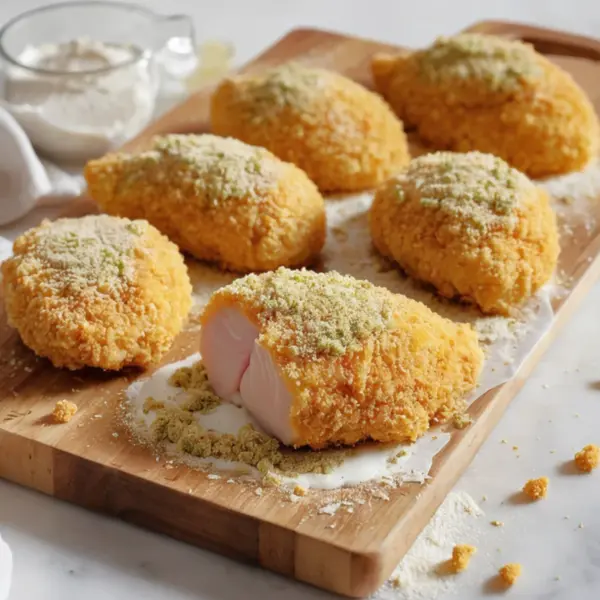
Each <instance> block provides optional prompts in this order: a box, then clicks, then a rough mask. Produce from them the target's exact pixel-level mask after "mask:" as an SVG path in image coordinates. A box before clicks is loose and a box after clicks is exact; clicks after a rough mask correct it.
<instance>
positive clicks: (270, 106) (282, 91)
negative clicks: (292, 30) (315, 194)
mask: <svg viewBox="0 0 600 600" xmlns="http://www.w3.org/2000/svg"><path fill="white" fill-rule="evenodd" d="M211 125H212V130H213V132H215V133H217V134H219V135H230V136H232V137H236V138H238V139H240V140H242V141H244V142H247V143H249V144H255V145H257V146H264V147H265V148H267V149H269V150H270V151H271V152H273V153H274V154H276V155H277V156H279V158H281V159H282V160H287V161H289V162H292V163H294V164H296V165H298V166H299V167H300V168H301V169H303V170H304V171H306V173H307V174H308V176H309V177H310V178H311V179H312V180H313V181H314V182H315V183H316V184H317V186H318V187H319V189H321V190H323V191H353V190H363V189H366V188H372V187H374V186H376V185H378V184H379V183H381V182H383V181H385V180H386V179H387V178H388V177H390V176H391V175H393V174H394V173H396V172H398V171H399V170H400V169H401V168H402V167H404V166H405V165H406V164H407V163H408V161H409V160H410V156H409V150H408V145H407V141H406V136H405V134H404V129H403V127H402V123H401V122H400V121H399V120H398V118H397V117H396V116H395V115H394V113H393V112H392V111H391V110H390V108H389V106H388V105H387V104H386V103H385V102H384V101H383V100H382V99H381V98H380V97H379V96H378V95H377V94H374V93H373V92H370V91H369V90H367V89H366V88H364V87H362V86H361V85H359V84H358V83H355V82H354V81H351V80H350V79H347V78H346V77H343V76H342V75H339V74H337V73H333V72H332V71H326V70H324V69H315V68H309V67H305V66H302V65H298V64H293V63H292V64H286V65H283V66H279V67H276V68H273V69H270V70H268V71H265V72H263V73H259V74H252V75H242V76H237V77H233V78H228V79H225V80H224V81H223V83H221V85H220V86H219V87H218V88H217V90H216V91H215V93H214V94H213V96H212V100H211Z"/></svg>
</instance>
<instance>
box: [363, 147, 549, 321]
mask: <svg viewBox="0 0 600 600" xmlns="http://www.w3.org/2000/svg"><path fill="white" fill-rule="evenodd" d="M473 154H477V153H473ZM441 155H442V153H440V156H441ZM443 155H447V156H452V155H451V154H450V153H443ZM429 156H434V155H429ZM454 156H457V155H454ZM458 156H461V157H469V156H470V155H458ZM479 156H482V155H479ZM483 156H487V155H483ZM424 158H425V157H422V158H421V159H415V161H414V162H416V161H417V160H423V159H424ZM413 179H414V178H413ZM482 183H485V182H483V181H482ZM500 184H501V182H498V186H500ZM482 189H483V188H482ZM482 189H477V190H475V193H485V190H484V191H482ZM499 189H500V188H499ZM399 194H400V197H399ZM424 200H425V201H424ZM426 200H427V198H424V197H423V195H422V194H421V193H420V192H419V190H417V189H416V187H415V181H414V180H411V179H410V178H403V177H398V178H395V179H391V180H390V181H388V182H386V183H385V184H384V185H383V186H381V188H380V189H379V190H378V191H377V193H376V195H375V198H374V200H373V205H372V207H371V212H370V227H371V235H372V238H373V243H374V245H375V247H376V248H377V250H378V251H379V252H381V254H383V255H384V256H386V257H388V258H390V259H392V260H395V261H397V262H398V264H399V265H400V266H401V267H402V268H403V269H404V270H405V271H406V272H407V273H408V274H409V275H411V276H413V277H415V278H417V279H420V280H423V281H426V282H428V283H431V284H433V285H434V286H435V287H436V288H437V290H438V292H439V293H440V294H441V295H442V296H445V297H448V298H452V297H460V298H462V299H463V300H466V301H468V302H475V303H476V304H477V305H478V306H479V307H480V308H481V310H482V311H483V312H485V313H491V314H509V313H510V312H511V310H512V309H513V308H514V307H515V306H518V305H519V304H521V303H522V302H523V301H524V300H526V299H527V298H529V297H530V296H531V295H532V294H533V293H535V292H536V291H537V290H538V289H539V288H540V287H541V286H542V285H543V284H544V283H546V282H547V281H548V279H549V278H550V276H551V274H552V272H553V270H554V268H555V266H556V261H557V257H558V252H559V246H558V233H557V228H556V218H555V215H554V212H553V211H552V209H551V207H550V205H549V201H548V197H547V195H546V193H545V192H544V191H543V190H542V189H541V188H538V187H536V186H533V185H531V184H529V185H527V186H524V187H523V188H522V189H520V190H515V205H514V206H509V207H508V208H507V211H508V213H507V214H506V215H500V216H499V215H495V214H493V213H491V212H489V211H488V212H489V215H488V216H489V219H490V225H489V226H488V227H487V228H485V227H484V228H483V229H481V230H475V229H473V228H472V227H471V224H470V223H468V221H467V219H466V218H465V216H464V215H461V214H452V212H448V211H444V210H442V209H440V208H436V207H433V206H431V205H430V204H428V202H427V201H426ZM483 208H485V207H483ZM479 225H480V224H479Z"/></svg>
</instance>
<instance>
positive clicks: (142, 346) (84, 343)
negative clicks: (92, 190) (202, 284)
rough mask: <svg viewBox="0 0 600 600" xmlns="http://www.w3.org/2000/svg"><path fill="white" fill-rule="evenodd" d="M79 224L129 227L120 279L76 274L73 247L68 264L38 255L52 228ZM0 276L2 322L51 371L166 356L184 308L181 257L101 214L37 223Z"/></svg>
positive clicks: (155, 235)
mask: <svg viewBox="0 0 600 600" xmlns="http://www.w3.org/2000/svg"><path fill="white" fill-rule="evenodd" d="M86 219H96V220H98V219H102V220H111V222H112V223H113V225H114V223H116V224H117V225H116V226H117V228H120V227H123V228H125V227H127V226H135V227H136V228H137V229H136V230H137V231H139V232H140V234H139V236H138V237H137V238H136V239H135V240H134V241H133V242H132V245H131V247H130V248H129V251H128V253H127V256H126V257H125V258H124V260H125V264H124V263H123V262H119V272H120V275H116V276H109V277H107V278H104V279H102V278H101V277H100V275H102V273H100V272H94V271H91V270H88V271H86V272H83V270H80V269H81V267H82V264H84V261H86V260H87V259H85V258H84V259H81V257H82V255H81V252H84V251H85V250H83V249H82V248H81V247H80V248H79V249H78V250H77V251H75V252H74V253H73V254H72V256H71V257H70V259H71V260H72V261H73V262H72V263H71V266H68V265H65V266H61V264H60V262H57V260H56V257H54V259H53V258H52V257H51V256H50V255H49V254H47V253H44V252H43V248H44V246H43V242H42V241H41V240H43V236H44V235H46V233H47V232H48V231H52V230H53V228H55V227H56V226H57V224H58V225H59V226H60V225H61V224H63V225H64V224H65V223H66V222H69V223H67V224H68V225H69V226H70V225H71V224H74V223H76V222H78V221H83V220H86ZM75 227H76V226H75ZM81 239H82V238H81ZM81 239H80V241H81ZM104 251H106V249H104ZM78 253H79V254H78ZM65 256H66V255H62V256H61V257H60V261H62V262H63V263H64V262H65ZM49 258H50V260H49ZM80 259H81V260H80ZM52 260H53V262H52ZM86 268H87V267H86ZM78 269H79V270H80V272H78ZM2 276H3V282H2V285H3V292H4V298H5V305H6V311H7V315H8V321H9V323H10V324H11V325H12V326H13V327H15V328H16V329H17V330H18V332H19V334H20V336H21V339H22V340H23V342H24V343H25V344H26V345H27V346H28V347H29V348H31V349H32V350H33V351H34V352H35V353H36V354H38V355H39V356H43V357H46V358H48V359H50V361H51V362H52V364H53V365H54V366H56V367H67V368H69V369H79V368H82V367H85V366H89V367H99V368H101V369H110V370H119V369H122V368H123V367H126V366H138V367H147V366H148V365H150V364H152V363H154V362H157V361H158V360H159V359H160V358H161V357H162V356H163V355H164V354H165V353H166V352H167V351H168V350H169V348H170V347H171V345H172V343H173V340H174V338H175V336H176V335H177V334H178V333H179V332H180V331H181V328H182V326H183V323H184V321H185V318H186V316H187V313H188V311H189V309H190V307H191V290H192V288H191V284H190V280H189V277H188V274H187V268H186V266H185V264H184V262H183V258H182V256H181V254H180V253H179V251H178V250H177V247H176V246H175V245H174V244H172V243H171V242H169V241H168V240H167V238H165V237H164V236H162V235H160V233H159V232H158V231H157V230H156V229H154V227H152V226H149V225H148V224H147V223H146V222H143V221H142V222H140V221H136V222H133V223H132V222H131V221H129V220H126V219H116V218H113V217H108V216H104V215H102V216H93V217H84V219H81V220H80V219H61V220H59V221H57V222H55V223H50V222H44V223H42V225H40V226H39V227H36V228H34V229H30V230H29V231H27V232H26V233H24V234H23V235H21V236H20V237H19V238H17V240H16V241H15V244H14V256H13V257H11V258H9V259H8V260H6V261H5V262H4V263H3V264H2ZM63 284H64V285H63Z"/></svg>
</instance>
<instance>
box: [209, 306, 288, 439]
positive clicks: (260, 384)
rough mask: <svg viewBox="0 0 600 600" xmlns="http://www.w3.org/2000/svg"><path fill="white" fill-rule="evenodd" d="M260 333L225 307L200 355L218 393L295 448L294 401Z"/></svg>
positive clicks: (217, 317) (247, 321)
mask: <svg viewBox="0 0 600 600" xmlns="http://www.w3.org/2000/svg"><path fill="white" fill-rule="evenodd" d="M258 335H259V330H258V328H257V327H256V325H254V324H253V323H252V322H251V321H250V320H249V319H248V318H246V317H245V316H244V315H243V314H242V313H241V312H240V311H238V310H236V309H235V308H223V309H221V310H219V311H218V312H217V313H216V314H214V315H213V317H212V318H211V320H210V321H209V322H208V323H207V324H206V325H205V327H204V329H203V333H202V338H201V342H200V352H201V354H202V358H203V361H204V364H205V366H206V369H207V371H208V372H209V373H210V381H211V384H212V386H213V388H214V390H215V392H216V393H217V394H218V395H219V396H221V397H222V398H224V399H225V400H227V401H229V402H232V403H233V404H237V405H238V406H243V407H245V408H246V409H247V410H248V412H249V413H250V414H251V415H252V416H253V417H254V419H256V421H257V422H258V423H259V425H260V426H261V427H262V428H263V429H264V430H265V432H266V433H268V434H269V435H273V436H275V437H276V438H278V439H279V440H281V441H282V442H283V443H284V444H292V443H293V438H294V436H293V432H292V428H291V425H290V408H291V405H292V397H291V395H290V393H289V391H288V390H287V388H286V386H285V383H284V380H283V378H282V376H281V374H280V373H279V372H278V369H277V367H276V366H275V365H274V363H273V360H272V359H271V355H270V353H269V351H268V350H267V349H265V348H263V347H261V345H260V343H259V342H258V340H257V338H258Z"/></svg>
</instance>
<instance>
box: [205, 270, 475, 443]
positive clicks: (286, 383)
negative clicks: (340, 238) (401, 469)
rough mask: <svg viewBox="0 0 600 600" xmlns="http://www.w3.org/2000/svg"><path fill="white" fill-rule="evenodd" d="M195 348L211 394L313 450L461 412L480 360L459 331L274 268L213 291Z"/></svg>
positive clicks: (371, 292) (383, 295) (368, 287)
mask: <svg viewBox="0 0 600 600" xmlns="http://www.w3.org/2000/svg"><path fill="white" fill-rule="evenodd" d="M200 350H201V353H202V356H203V360H204V364H205V366H206V369H207V373H208V377H209V380H210V382H211V384H212V386H213V387H214V389H215V391H216V392H217V394H219V395H220V396H222V397H223V398H224V399H226V400H228V401H230V402H234V403H236V404H240V405H242V406H244V407H245V408H246V409H247V410H248V412H249V413H250V414H251V415H252V416H253V418H254V419H255V420H256V421H257V422H258V423H259V424H260V425H261V427H262V428H263V429H264V430H265V431H266V432H267V433H269V434H270V435H273V436H274V437H277V438H278V439H279V440H280V441H281V442H283V443H284V444H286V445H290V446H295V447H299V446H306V445H308V446H311V447H312V448H315V449H318V448H323V447H326V446H329V445H336V444H349V445H350V444H355V443H357V442H359V441H361V440H366V439H373V440H379V441H405V440H414V439H416V438H417V437H419V436H420V435H422V434H423V433H424V432H425V431H426V430H427V429H428V427H429V423H430V421H432V420H433V419H435V420H437V421H439V420H444V419H446V418H448V417H449V416H451V415H452V414H453V413H454V411H455V410H456V409H457V408H462V398H463V396H464V394H465V393H466V392H468V391H469V390H470V389H472V388H473V387H474V385H475V383H476V381H477V377H478V375H479V372H480V370H481V366H482V362H483V354H482V352H481V350H480V348H479V345H478V342H477V336H476V335H475V333H474V331H473V330H472V329H471V327H470V326H468V325H459V324H455V323H452V322H451V321H449V320H447V319H444V318H442V317H440V316H439V315H436V314H435V313H433V312H432V311H431V310H429V309H428V308H427V307H426V306H425V305H423V304H421V303H420V302H416V301H414V300H410V299H408V298H405V297H404V296H400V295H395V294H392V293H391V292H389V291H388V290H386V289H383V288H377V287H375V286H374V285H372V284H371V283H369V282H366V281H358V280H356V279H354V278H352V277H348V276H342V275H339V274H338V273H325V274H323V273H313V272H310V271H306V270H302V271H291V270H288V269H284V268H281V269H278V270H277V271H275V272H270V273H264V274H262V275H249V276H247V277H244V278H241V279H238V280H237V281H235V282H234V283H233V284H231V285H229V286H226V287H224V288H221V289H220V290H218V291H217V292H216V293H215V294H213V296H212V298H211V300H210V301H209V303H208V305H207V307H206V309H205V311H204V313H203V316H202V335H201V348H200Z"/></svg>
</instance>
